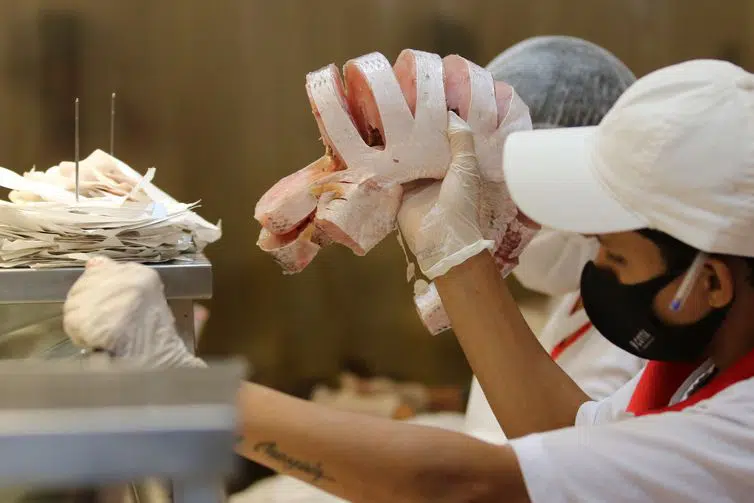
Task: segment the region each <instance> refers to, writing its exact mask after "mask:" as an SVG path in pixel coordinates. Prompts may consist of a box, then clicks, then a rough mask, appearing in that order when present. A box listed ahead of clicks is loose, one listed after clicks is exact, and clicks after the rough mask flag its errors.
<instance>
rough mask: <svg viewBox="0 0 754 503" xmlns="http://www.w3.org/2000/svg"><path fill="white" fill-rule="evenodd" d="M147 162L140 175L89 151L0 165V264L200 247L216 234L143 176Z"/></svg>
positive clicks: (68, 262)
mask: <svg viewBox="0 0 754 503" xmlns="http://www.w3.org/2000/svg"><path fill="white" fill-rule="evenodd" d="M154 174H155V169H154V168H151V169H149V170H148V171H147V173H146V175H144V176H141V175H139V174H138V173H137V172H136V171H134V170H133V169H131V168H130V167H129V166H127V165H126V164H124V163H123V162H121V161H120V160H118V159H116V158H114V157H111V156H110V155H108V154H106V153H105V152H102V151H101V150H96V151H95V152H94V153H92V155H90V156H89V157H88V158H86V159H84V160H82V161H81V162H80V163H79V200H78V202H77V201H76V195H75V165H74V163H72V162H63V163H61V164H60V165H58V166H54V167H52V168H50V169H49V170H47V171H44V172H38V171H31V172H28V173H24V175H23V176H20V175H18V174H16V173H14V172H12V171H10V170H7V169H5V168H0V186H2V187H5V188H7V189H11V193H10V195H9V199H10V201H0V268H9V267H31V268H47V267H65V266H77V265H82V264H84V263H86V261H87V260H89V259H90V258H91V257H93V256H95V255H105V256H108V257H110V258H112V259H114V260H118V261H136V262H164V261H168V260H175V259H181V258H182V256H185V255H186V254H193V253H197V252H201V251H202V250H203V249H204V248H205V247H206V246H207V245H208V244H209V243H213V242H215V241H217V240H218V239H220V236H221V231H220V227H219V223H218V225H212V224H210V223H209V222H207V221H206V220H204V219H202V218H201V217H200V216H199V215H197V214H196V213H194V212H193V211H192V210H194V209H196V208H197V207H198V203H192V204H182V203H179V202H177V201H175V200H174V199H173V198H171V197H170V196H168V195H167V194H166V193H164V192H163V191H161V190H160V189H158V188H157V187H156V186H154V185H153V184H152V183H151V180H152V179H153V178H154Z"/></svg>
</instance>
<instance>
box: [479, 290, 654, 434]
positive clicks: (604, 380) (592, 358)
mask: <svg viewBox="0 0 754 503" xmlns="http://www.w3.org/2000/svg"><path fill="white" fill-rule="evenodd" d="M578 297H579V293H578V292H573V293H570V294H568V295H565V296H563V298H562V299H561V300H560V301H559V302H557V303H556V305H555V308H554V309H553V311H552V313H551V315H550V318H549V320H548V322H547V323H546V324H545V326H544V328H543V329H542V332H541V334H540V335H539V340H540V342H541V343H542V345H543V346H544V348H545V349H546V350H547V351H548V352H550V351H552V349H553V348H554V347H555V346H556V345H557V344H558V343H560V342H561V341H562V340H563V339H565V338H566V337H568V336H569V335H571V334H572V333H574V332H576V331H577V330H579V328H581V327H582V326H584V325H585V324H586V323H588V321H589V319H588V317H587V316H586V313H585V312H584V310H583V309H579V310H578V311H576V312H575V313H572V310H573V307H574V305H575V303H576V301H577V299H578ZM557 363H558V365H560V367H561V368H562V369H563V370H565V371H566V373H568V375H569V376H570V377H571V378H572V379H573V380H574V381H575V382H576V383H577V384H578V385H579V386H580V387H581V389H583V390H584V392H585V393H586V394H587V395H589V396H590V397H591V398H592V399H595V400H599V399H602V398H605V397H607V396H609V395H610V394H611V393H613V392H615V391H616V390H617V389H619V388H620V387H621V386H623V385H624V384H626V382H628V381H629V380H630V379H631V378H632V377H634V376H635V375H636V374H637V373H639V372H640V371H641V369H642V368H643V367H644V360H642V359H640V358H637V357H635V356H633V355H631V354H629V353H627V352H625V351H623V350H622V349H620V348H618V347H617V346H615V345H614V344H612V343H611V342H610V341H608V340H607V339H605V338H604V337H603V336H602V334H600V333H599V332H598V331H597V330H596V329H595V328H594V327H590V328H589V329H588V330H587V331H586V332H585V333H584V335H583V336H582V337H581V338H580V339H578V340H577V341H576V342H574V343H573V344H572V345H570V346H569V347H568V348H567V349H566V350H565V351H563V353H562V354H561V355H560V357H559V358H558V359H557ZM465 431H466V433H468V434H470V435H473V436H475V437H477V438H480V439H482V440H485V441H487V442H491V443H495V444H501V443H505V441H506V438H505V435H504V433H503V431H502V429H501V428H500V426H499V425H498V422H497V419H496V418H495V415H494V414H493V412H492V409H491V408H490V406H489V403H488V402H487V399H486V397H485V396H484V392H483V391H482V388H481V386H480V385H479V381H477V379H476V377H475V378H474V380H473V381H472V384H471V393H470V395H469V403H468V405H467V408H466V427H465Z"/></svg>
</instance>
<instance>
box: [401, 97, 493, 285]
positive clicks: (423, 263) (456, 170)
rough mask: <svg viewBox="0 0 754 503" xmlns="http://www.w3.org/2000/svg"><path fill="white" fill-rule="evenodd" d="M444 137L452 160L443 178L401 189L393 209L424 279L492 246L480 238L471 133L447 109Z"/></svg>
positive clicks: (477, 180) (477, 175)
mask: <svg viewBox="0 0 754 503" xmlns="http://www.w3.org/2000/svg"><path fill="white" fill-rule="evenodd" d="M448 139H449V140H450V149H451V153H452V159H451V163H450V167H449V168H448V172H447V174H446V175H445V178H444V179H443V181H442V182H433V183H431V184H430V185H423V186H420V187H416V188H413V189H410V190H407V191H406V192H405V193H404V196H403V203H402V204H401V208H400V210H399V212H398V226H399V228H400V231H401V234H402V235H403V238H404V240H405V241H406V244H407V245H408V247H409V249H410V250H411V252H412V253H413V254H414V255H415V256H416V260H417V262H418V264H419V268H420V269H421V270H422V272H423V273H424V275H425V276H427V277H428V278H429V279H435V278H436V277H438V276H442V275H444V274H445V273H447V272H448V271H449V270H450V269H451V268H452V267H455V266H457V265H459V264H461V263H463V262H465V261H466V260H468V259H469V258H471V257H473V256H475V255H477V254H479V253H480V252H482V251H483V250H485V249H486V250H492V249H493V247H494V244H495V243H494V241H491V240H486V239H484V238H483V237H482V231H481V229H480V225H479V204H480V200H481V190H482V187H481V185H482V179H481V175H480V173H479V167H478V165H477V159H476V153H475V151H474V137H473V134H472V132H471V128H470V127H469V126H468V125H467V124H466V123H465V122H464V121H463V120H462V119H461V118H460V117H459V116H458V115H456V114H455V113H453V112H449V113H448Z"/></svg>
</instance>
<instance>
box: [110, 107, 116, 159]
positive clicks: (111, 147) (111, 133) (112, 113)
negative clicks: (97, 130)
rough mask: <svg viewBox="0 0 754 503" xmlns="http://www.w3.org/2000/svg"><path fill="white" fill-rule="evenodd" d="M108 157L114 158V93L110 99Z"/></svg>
mask: <svg viewBox="0 0 754 503" xmlns="http://www.w3.org/2000/svg"><path fill="white" fill-rule="evenodd" d="M110 155H111V156H113V157H115V93H113V94H112V96H111V97H110Z"/></svg>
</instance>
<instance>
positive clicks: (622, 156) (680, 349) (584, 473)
mask: <svg viewBox="0 0 754 503" xmlns="http://www.w3.org/2000/svg"><path fill="white" fill-rule="evenodd" d="M448 135H449V137H450V143H451V146H452V151H453V161H452V163H451V166H450V168H449V171H448V174H447V176H446V177H445V179H444V181H443V183H442V189H441V190H440V191H439V193H435V195H436V196H437V197H436V199H435V200H434V201H433V202H432V203H431V205H430V207H429V208H428V207H426V206H424V205H421V204H412V201H414V202H416V201H421V202H423V201H424V200H425V199H426V197H425V196H427V194H426V193H424V194H419V197H418V198H417V197H416V193H414V194H411V195H409V197H408V198H407V199H406V201H405V202H404V204H403V207H402V210H401V215H400V219H399V220H400V225H401V228H402V232H403V234H404V236H405V237H406V241H407V243H408V244H409V246H411V248H412V251H413V252H414V254H415V255H416V256H417V259H418V261H419V264H420V267H421V268H422V270H424V271H428V270H432V271H436V272H437V275H436V277H435V278H433V279H435V280H436V282H437V286H438V290H439V292H440V295H441V297H442V300H443V304H444V306H445V308H446V310H447V312H448V315H449V316H450V319H451V321H452V323H453V328H454V330H455V333H456V336H457V337H458V339H459V341H460V343H461V344H462V345H463V347H464V351H465V353H466V354H467V356H468V358H469V361H470V363H471V365H472V367H473V369H474V371H475V372H476V375H477V376H478V377H479V380H480V382H481V383H482V385H483V386H484V387H485V390H486V392H487V394H488V398H489V401H490V404H491V405H492V408H493V410H494V412H495V415H496V417H497V418H498V419H499V420H500V423H501V425H502V427H503V429H504V430H505V432H506V434H507V435H508V436H509V437H510V438H511V441H510V442H509V443H508V444H506V445H501V446H497V445H492V444H489V443H486V442H483V441H481V440H478V439H475V438H471V437H468V436H466V435H462V434H459V433H455V432H449V431H442V430H438V429H435V428H429V427H422V426H416V425H406V424H402V423H400V422H395V421H391V420H387V419H381V418H371V417H364V416H360V415H357V414H349V413H345V412H340V411H334V410H328V409H327V408H324V407H320V406H317V405H316V404H312V403H307V402H304V401H299V400H296V399H293V398H290V397H287V396H285V395H283V394H280V393H277V392H275V391H272V390H269V389H266V388H264V387H261V386H258V385H255V384H251V383H246V384H244V385H243V386H242V389H241V391H240V395H239V407H240V416H241V418H242V419H241V426H242V432H243V438H242V440H241V441H240V444H239V447H238V449H239V452H241V453H242V454H244V455H246V456H248V457H250V458H251V459H254V460H256V461H259V462H261V463H263V464H266V465H268V466H270V467H272V468H274V469H277V470H281V471H285V472H286V473H289V474H290V475H294V476H296V477H298V478H301V479H302V480H305V481H308V482H310V483H312V484H315V485H317V486H318V487H320V488H322V489H324V490H326V491H328V492H332V493H334V494H337V495H340V496H342V497H344V498H346V499H348V500H360V501H407V502H412V501H416V502H419V501H444V502H455V501H458V502H461V501H478V502H487V501H489V502H499V501H506V502H513V503H519V502H521V503H525V502H534V503H541V502H547V503H561V502H572V501H584V502H593V501H594V502H608V501H609V502H611V503H622V502H626V503H628V502H635V501H657V502H663V503H667V502H699V503H702V502H704V503H709V502H712V501H714V502H746V501H751V494H752V491H754V456H752V453H754V316H752V315H751V306H752V305H754V283H753V281H754V280H752V272H753V270H752V262H754V260H752V257H754V233H753V232H751V230H752V227H754V140H752V139H753V138H754V75H752V74H750V73H748V72H746V71H744V70H743V69H741V68H739V67H737V66H734V65H732V64H729V63H725V62H720V61H707V60H699V61H691V62H688V63H684V64H680V65H675V66H671V67H668V68H665V69H662V70H659V71H656V72H654V73H651V74H649V75H647V76H645V77H644V78H642V79H640V80H639V81H637V82H636V83H635V84H634V85H633V86H631V87H630V88H629V89H628V90H627V91H626V92H625V94H624V95H623V96H621V98H620V99H619V100H618V102H617V103H616V104H615V106H614V107H613V109H612V110H611V111H610V112H609V113H608V114H607V115H606V116H605V118H604V120H603V121H602V122H601V123H600V125H599V126H593V127H586V128H563V129H550V130H539V131H530V132H518V133H513V134H512V135H511V136H510V137H509V139H508V140H507V143H506V146H505V151H504V171H505V175H506V180H507V184H508V187H509V190H510V193H511V195H512V197H513V200H514V201H515V202H516V203H517V204H518V205H519V207H520V209H521V210H522V211H523V212H524V213H525V214H526V215H527V216H528V217H530V218H531V219H534V220H536V221H538V222H540V223H542V224H543V225H546V226H548V227H550V228H553V229H561V230H565V231H571V232H578V233H583V234H588V235H596V236H597V237H598V238H599V239H600V243H601V248H600V251H599V253H598V255H597V258H596V259H595V260H594V261H593V262H592V263H590V264H588V265H587V267H586V268H585V269H584V272H583V275H582V280H581V293H582V296H583V301H584V307H585V308H586V311H587V313H588V314H589V317H590V319H591V320H592V322H593V323H594V325H595V326H596V327H597V329H598V330H599V331H600V332H601V333H602V334H603V335H604V336H605V337H607V338H609V339H610V340H611V341H613V342H614V343H615V344H616V345H618V346H619V347H622V348H624V349H625V350H626V351H628V352H630V353H633V354H635V355H637V356H640V357H643V358H647V359H650V360H653V361H651V362H649V363H648V364H647V366H646V368H645V369H644V370H643V371H642V373H641V374H640V375H638V376H637V377H636V378H634V379H633V380H632V381H630V382H629V383H628V384H626V385H625V386H624V387H623V388H621V389H620V390H619V391H618V392H616V393H615V394H613V395H611V396H610V397H608V398H606V399H605V400H602V401H600V402H594V401H590V400H589V397H588V396H587V395H586V394H585V393H584V392H583V391H582V390H581V389H580V388H579V387H578V386H577V385H576V384H575V383H574V382H573V381H572V380H571V379H570V378H569V377H568V376H567V374H565V373H564V372H563V371H562V370H561V369H560V368H559V367H558V366H557V364H555V363H554V362H553V361H552V359H551V358H550V356H549V355H548V354H547V352H546V351H545V350H544V349H543V348H542V346H541V345H540V344H539V342H538V341H537V340H536V338H535V337H534V336H533V334H532V333H531V331H530V330H529V328H528V327H527V325H526V323H525V321H524V319H523V317H522V316H521V313H520V312H519V311H518V308H517V306H516V304H515V302H514V301H513V299H512V297H511V295H510V293H509V292H508V291H507V289H506V285H505V282H504V281H503V280H502V279H501V278H500V276H499V274H496V273H497V267H496V265H495V262H494V260H493V257H492V255H491V253H488V252H487V251H484V249H483V247H482V249H483V251H482V252H479V249H480V246H479V244H486V243H485V241H484V239H483V237H482V234H481V232H480V231H479V216H478V197H477V195H478V194H479V191H480V187H479V183H480V178H479V174H478V171H477V170H478V167H477V163H476V159H475V155H474V142H473V137H472V135H471V133H470V130H469V128H468V126H466V124H465V123H463V122H462V121H461V120H460V119H458V118H457V116H455V115H454V114H452V113H451V114H450V120H449V129H448ZM418 190H420V191H424V190H430V189H427V188H421V189H418ZM430 208H431V211H429V209H430ZM438 236H441V237H442V238H441V239H438ZM470 250H474V251H473V252H470ZM438 261H442V263H443V264H448V265H447V266H446V267H442V268H438V267H435V266H436V264H437V263H438ZM64 321H65V325H66V328H67V331H68V333H69V334H70V335H71V336H72V337H73V338H74V339H75V340H76V341H77V342H78V343H79V344H85V345H88V346H95V347H102V348H104V349H108V350H110V351H112V352H114V353H115V354H116V355H119V356H121V357H126V358H132V359H136V360H138V361H141V362H142V363H143V364H144V365H203V362H202V361H201V360H199V359H198V358H196V357H194V356H192V355H191V354H189V352H188V351H187V350H186V348H185V347H184V346H183V344H182V342H181V340H180V338H179V337H178V335H177V333H176V331H175V327H174V324H173V319H172V317H171V316H170V310H169V309H168V306H167V302H166V301H165V298H164V295H163V293H162V288H161V284H160V280H159V277H158V276H157V275H156V273H154V272H153V271H152V270H150V269H148V268H146V267H143V266H139V265H135V264H116V263H113V262H110V261H103V263H101V264H99V265H95V266H92V267H90V268H89V270H88V271H87V272H86V273H85V274H84V275H83V276H82V278H81V279H80V280H79V282H77V284H76V285H75V286H74V287H73V288H72V290H71V292H70V295H69V299H68V301H67V303H66V306H65V319H64ZM574 425H575V426H576V427H574Z"/></svg>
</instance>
